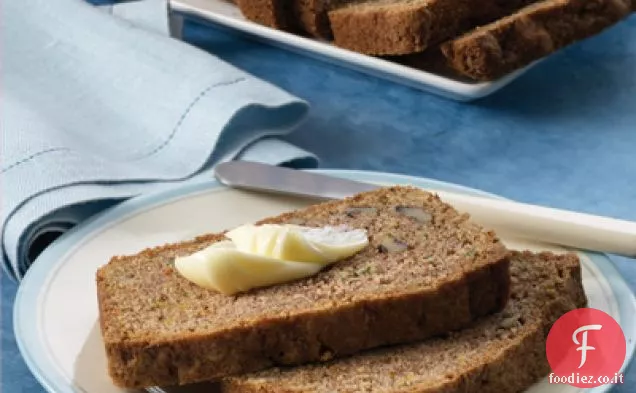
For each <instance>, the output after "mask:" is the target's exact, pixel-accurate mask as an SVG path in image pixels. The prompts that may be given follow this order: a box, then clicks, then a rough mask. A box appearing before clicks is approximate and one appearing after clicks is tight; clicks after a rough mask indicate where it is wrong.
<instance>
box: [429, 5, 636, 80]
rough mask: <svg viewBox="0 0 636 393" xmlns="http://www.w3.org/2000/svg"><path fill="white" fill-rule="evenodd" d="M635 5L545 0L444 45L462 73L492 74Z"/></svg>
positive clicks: (608, 22) (598, 27)
mask: <svg viewBox="0 0 636 393" xmlns="http://www.w3.org/2000/svg"><path fill="white" fill-rule="evenodd" d="M634 4H636V0H634ZM631 6H632V2H631V1H630V0H545V1H541V2H539V3H536V4H532V5H529V6H528V7H526V8H523V9H521V10H520V11H518V12H516V13H514V14H512V15H510V16H508V17H506V18H503V19H501V20H498V21H496V22H494V23H492V24H489V25H486V26H482V27H479V28H477V29H475V30H473V31H472V32H469V33H467V34H465V35H463V36H462V37H459V38H456V39H453V40H451V41H448V42H446V43H444V44H443V45H442V46H441V50H442V53H443V54H444V56H445V57H446V59H447V63H448V65H449V66H450V67H451V68H453V69H454V70H456V71H457V72H459V73H460V74H463V75H466V76H468V77H470V78H473V79H476V80H493V79H497V78H499V77H501V76H503V75H505V74H507V73H509V72H511V71H514V70H516V69H519V68H521V67H524V66H526V65H528V64H530V63H531V62H533V61H535V60H538V59H540V58H542V57H544V56H547V55H549V54H551V53H553V52H556V51H557V50H558V49H561V48H563V47H565V46H567V45H570V44H572V43H574V42H576V41H578V40H582V39H584V38H587V37H590V36H592V35H595V34H598V33H600V32H601V31H602V30H604V29H606V28H608V27H610V26H612V25H614V24H615V23H617V22H619V21H620V20H621V19H623V18H625V17H626V16H627V15H629V13H630V12H631Z"/></svg>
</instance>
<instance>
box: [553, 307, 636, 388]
mask: <svg viewBox="0 0 636 393" xmlns="http://www.w3.org/2000/svg"><path fill="white" fill-rule="evenodd" d="M625 352H626V344H625V335H624V334H623V330H622V329H621V327H620V326H619V324H618V323H617V322H616V321H615V320H614V318H612V317H610V316H609V315H608V314H606V313H604V312H603V311H601V310H597V309H594V308H580V309H577V310H573V311H570V312H568V313H567V314H565V315H563V316H562V317H561V318H559V319H558V320H557V321H556V323H555V324H554V325H553V326H552V328H551V329H550V333H549V334H548V340H547V342H546V355H547V357H548V362H549V363H550V367H551V368H552V371H553V373H552V374H550V376H549V379H550V382H551V383H567V384H569V385H572V386H576V387H579V388H591V387H595V386H601V385H605V384H607V383H620V382H622V376H619V375H618V372H619V370H620V368H621V366H622V365H623V362H624V361H625Z"/></svg>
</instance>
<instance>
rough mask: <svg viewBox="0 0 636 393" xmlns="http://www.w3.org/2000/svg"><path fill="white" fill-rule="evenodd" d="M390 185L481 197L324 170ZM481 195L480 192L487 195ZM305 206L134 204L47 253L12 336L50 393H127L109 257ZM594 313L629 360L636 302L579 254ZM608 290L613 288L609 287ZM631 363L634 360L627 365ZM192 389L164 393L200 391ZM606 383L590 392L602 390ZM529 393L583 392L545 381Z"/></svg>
mask: <svg viewBox="0 0 636 393" xmlns="http://www.w3.org/2000/svg"><path fill="white" fill-rule="evenodd" d="M320 172H326V173H329V174H332V175H336V176H341V177H345V178H351V179H357V180H361V181H369V182H376V183H384V184H396V183H399V184H406V183H408V184H413V185H416V186H419V187H423V188H429V189H437V190H446V191H455V192H463V193H473V194H478V193H480V192H479V191H476V190H471V189H467V188H464V187H461V186H456V185H451V184H447V183H441V182H436V181H432V180H426V179H421V178H414V177H406V176H398V175H389V174H381V173H371V172H355V171H320ZM481 194H482V195H483V193H481ZM306 204H307V201H306V200H300V199H292V198H289V197H281V196H271V195H262V194H254V193H246V192H240V191H236V190H231V189H228V188H225V187H223V186H220V185H219V184H217V183H215V182H212V181H211V182H206V183H200V184H191V185H186V186H182V187H179V188H175V189H173V190H171V191H168V192H163V193H160V194H156V195H150V196H145V197H140V198H136V199H132V200H130V201H127V202H125V203H123V204H121V205H119V206H116V207H115V208H113V209H111V210H110V211H108V212H106V213H105V214H102V215H100V216H99V217H96V218H94V219H92V220H90V222H88V223H86V224H84V225H82V226H79V227H77V228H75V229H74V230H72V231H70V232H69V233H68V234H66V235H64V236H63V237H62V238H61V239H60V240H59V241H58V242H56V243H55V244H54V245H53V246H52V247H50V248H49V249H47V250H46V251H45V252H44V253H43V254H42V255H41V256H40V257H39V258H38V259H37V261H36V262H35V264H34V265H33V266H32V267H31V269H30V270H29V272H28V274H27V276H26V277H25V279H24V281H23V282H22V284H21V285H20V289H19V292H18V295H17V299H16V304H15V322H14V323H15V332H16V337H17V341H18V345H19V348H20V351H21V352H22V354H23V356H24V358H25V360H26V363H27V365H28V366H29V368H30V369H31V371H32V372H33V374H34V375H35V376H36V378H37V379H38V380H39V381H40V382H41V383H42V384H43V385H44V387H45V388H46V389H47V390H48V391H49V392H54V393H76V392H84V393H120V392H122V391H123V390H121V389H118V388H116V387H114V386H113V385H112V383H111V382H110V380H109V377H108V375H107V373H106V358H105V355H104V350H103V344H102V341H101V336H100V333H99V326H98V323H97V320H98V310H97V300H96V295H95V294H96V289H95V271H96V269H97V268H98V267H99V266H100V265H103V264H104V263H106V262H107V261H108V260H109V259H110V257H111V256H113V255H119V254H130V253H135V252H137V251H139V250H141V249H143V248H146V247H148V246H153V245H158V244H162V243H165V242H175V241H180V240H184V239H186V238H191V237H193V236H194V235H197V234H201V233H204V232H210V231H218V230H221V229H226V228H230V227H234V226H237V225H240V224H242V223H245V222H250V221H254V220H255V219H258V218H262V217H265V216H269V215H272V214H277V213H280V212H282V211H286V210H290V209H293V208H299V207H302V206H304V205H306ZM500 235H502V237H503V238H504V241H505V242H506V243H507V244H508V245H510V246H512V247H523V248H530V249H552V248H551V247H547V246H544V245H540V244H522V243H520V242H518V241H514V240H512V239H506V237H505V234H500ZM580 256H581V259H582V263H583V284H584V287H585V292H586V294H587V296H588V298H589V305H590V307H594V308H598V309H601V310H603V311H605V312H607V313H609V314H610V315H611V316H612V317H614V318H615V319H616V320H618V321H619V323H620V324H621V326H622V328H623V330H624V332H625V335H626V338H627V343H628V344H627V345H628V348H627V354H628V359H629V358H631V357H632V355H633V353H634V346H635V343H636V340H634V338H635V337H634V335H635V333H636V301H635V300H634V296H633V294H632V293H631V292H630V290H629V289H628V287H627V285H626V284H625V282H624V281H623V279H622V277H621V276H620V275H619V273H618V272H617V271H616V269H615V268H614V266H613V265H612V263H611V262H610V260H609V259H608V258H607V257H605V256H603V255H600V254H589V253H588V254H580ZM610 283H611V284H610ZM626 364H627V360H626ZM194 389H195V388H191V387H186V388H179V389H165V392H166V393H176V392H182V393H186V392H188V393H193V392H195V391H198V392H200V391H201V390H194ZM607 389H608V386H603V387H599V388H596V389H592V390H590V391H591V392H595V393H599V392H604V391H606V390H607ZM531 391H532V392H535V393H536V392H542V393H544V392H564V393H565V392H568V393H570V392H576V391H578V389H576V388H573V387H569V386H564V385H548V384H547V382H545V381H544V382H541V383H539V384H537V385H535V386H534V387H533V388H532V390H531Z"/></svg>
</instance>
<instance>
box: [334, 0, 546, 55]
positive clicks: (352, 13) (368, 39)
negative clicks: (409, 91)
mask: <svg viewBox="0 0 636 393" xmlns="http://www.w3.org/2000/svg"><path fill="white" fill-rule="evenodd" d="M533 1H535V0H508V1H501V0H481V1H479V2H475V1H473V0H369V1H352V2H348V3H347V4H346V5H342V6H341V7H335V8H334V7H332V8H333V9H332V10H331V11H330V12H329V20H330V22H331V29H332V31H333V36H334V42H335V44H336V45H337V46H340V47H343V48H347V49H351V50H353V51H356V52H360V53H365V54H370V55H405V54H411V53H417V52H422V51H423V50H425V49H426V48H428V47H430V46H431V45H434V44H438V43H440V42H442V41H444V40H447V39H449V38H452V37H455V36H457V35H459V34H461V33H463V32H465V31H467V30H470V29H471V28H473V27H474V26H477V25H479V24H484V23H489V22H492V21H493V20H496V19H499V18H501V17H503V16H505V15H507V14H510V13H512V12H514V11H516V10H517V9H519V8H522V7H523V6H525V5H527V4H529V3H531V2H533Z"/></svg>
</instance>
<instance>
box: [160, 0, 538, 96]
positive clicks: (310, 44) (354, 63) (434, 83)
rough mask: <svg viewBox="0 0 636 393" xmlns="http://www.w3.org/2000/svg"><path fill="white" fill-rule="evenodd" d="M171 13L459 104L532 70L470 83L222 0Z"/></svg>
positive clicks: (180, 5) (179, 0) (188, 4)
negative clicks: (301, 31) (297, 30)
mask: <svg viewBox="0 0 636 393" xmlns="http://www.w3.org/2000/svg"><path fill="white" fill-rule="evenodd" d="M170 10H171V11H170V12H171V15H172V19H173V20H172V22H173V24H174V25H179V21H178V19H179V18H180V17H181V16H183V15H187V16H195V17H197V18H199V19H203V20H205V21H209V22H211V23H213V24H214V25H216V26H221V27H225V28H229V29H231V30H234V31H239V32H242V33H245V34H247V35H249V36H250V37H252V38H254V39H257V40H259V41H263V42H266V43H268V44H271V45H275V46H278V47H281V48H284V49H287V50H290V51H293V52H296V53H299V54H301V55H304V56H310V57H313V58H316V59H319V60H322V61H326V62H329V63H332V64H336V65H339V66H342V67H347V68H351V69H354V70H357V71H360V72H364V73H366V74H369V75H373V76H376V77H379V78H383V79H387V80H390V81H393V82H395V83H400V84H404V85H407V86H410V87H413V88H415V89H419V90H423V91H426V92H430V93H433V94H437V95H441V96H444V97H446V98H450V99H453V100H458V101H472V100H475V99H477V98H482V97H485V96H487V95H490V94H492V93H494V92H495V91H497V90H499V89H501V88H502V87H504V86H506V85H507V84H508V83H510V82H512V81H513V80H514V79H516V78H518V77H519V76H520V75H521V74H523V73H524V72H525V71H527V70H528V68H530V67H531V66H528V67H526V68H524V69H521V70H518V71H516V72H514V73H512V74H509V75H507V76H505V77H503V78H501V79H499V80H497V81H494V82H473V81H470V80H466V79H459V78H457V77H452V76H448V75H440V74H436V73H433V72H429V71H424V70H420V69H416V68H412V67H408V66H405V65H401V64H398V63H394V62H391V61H388V60H384V59H380V58H376V57H372V56H367V55H362V54H359V53H356V52H353V51H349V50H346V49H341V48H338V47H335V46H334V45H332V44H330V43H328V42H324V41H320V40H316V39H312V38H307V37H302V36H298V35H294V34H291V33H286V32H284V31H279V30H275V29H271V28H268V27H265V26H261V25H259V24H256V23H253V22H250V21H248V20H246V19H245V18H244V17H243V15H242V14H241V12H240V11H239V9H238V7H237V6H236V5H235V4H233V3H230V2H228V1H225V0H170Z"/></svg>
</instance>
